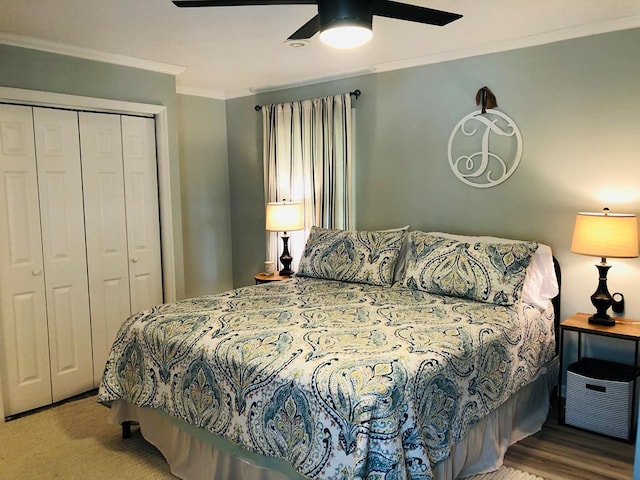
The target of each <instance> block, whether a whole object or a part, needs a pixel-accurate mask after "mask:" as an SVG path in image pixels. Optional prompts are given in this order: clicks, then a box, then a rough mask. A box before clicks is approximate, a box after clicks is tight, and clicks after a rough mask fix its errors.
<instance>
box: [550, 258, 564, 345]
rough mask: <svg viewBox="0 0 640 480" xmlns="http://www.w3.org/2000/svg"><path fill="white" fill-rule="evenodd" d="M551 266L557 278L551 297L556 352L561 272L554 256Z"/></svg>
mask: <svg viewBox="0 0 640 480" xmlns="http://www.w3.org/2000/svg"><path fill="white" fill-rule="evenodd" d="M553 268H554V270H555V271H556V279H557V280H558V295H556V296H555V297H554V298H552V299H551V303H552V304H553V316H554V317H553V323H554V330H555V332H556V353H558V352H559V351H560V343H559V342H560V295H561V294H562V272H561V271H560V264H559V263H558V260H557V259H556V257H553Z"/></svg>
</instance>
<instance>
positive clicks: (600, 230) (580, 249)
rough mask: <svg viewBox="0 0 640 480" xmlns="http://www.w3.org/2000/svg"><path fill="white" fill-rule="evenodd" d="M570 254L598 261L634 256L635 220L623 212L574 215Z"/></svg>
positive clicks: (636, 222) (636, 249) (636, 251)
mask: <svg viewBox="0 0 640 480" xmlns="http://www.w3.org/2000/svg"><path fill="white" fill-rule="evenodd" d="M571 251H572V252H574V253H580V254H583V255H592V256H594V257H602V258H608V257H609V258H632V257H637V256H638V219H637V218H636V216H635V215H633V214H626V213H608V212H606V211H605V212H603V213H587V212H580V213H578V214H577V215H576V224H575V228H574V230H573V241H572V243H571Z"/></svg>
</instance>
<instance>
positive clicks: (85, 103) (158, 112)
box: [0, 87, 176, 423]
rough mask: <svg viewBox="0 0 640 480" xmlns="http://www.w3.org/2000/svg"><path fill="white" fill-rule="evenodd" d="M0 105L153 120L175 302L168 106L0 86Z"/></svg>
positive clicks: (165, 266) (0, 413)
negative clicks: (139, 117) (139, 116)
mask: <svg viewBox="0 0 640 480" xmlns="http://www.w3.org/2000/svg"><path fill="white" fill-rule="evenodd" d="M0 102H3V103H15V104H22V105H32V106H40V107H55V108H67V109H71V110H91V111H94V112H110V113H120V114H129V115H145V116H149V117H153V118H154V120H155V127H156V143H157V145H156V148H157V155H158V197H159V201H160V224H161V229H160V243H161V245H162V288H163V293H164V301H165V302H174V301H175V300H176V271H175V252H174V242H173V234H174V232H173V209H172V205H171V175H170V170H171V168H170V167H171V165H170V158H169V127H168V121H167V107H165V106H163V105H152V104H146V103H133V102H123V101H119V100H108V99H104V98H94V97H83V96H78V95H67V94H63V93H53V92H40V91H36V90H24V89H20V88H9V87H0ZM3 421H4V403H3V399H2V379H0V423H2V422H3Z"/></svg>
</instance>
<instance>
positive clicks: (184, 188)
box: [178, 95, 233, 297]
mask: <svg viewBox="0 0 640 480" xmlns="http://www.w3.org/2000/svg"><path fill="white" fill-rule="evenodd" d="M225 112H226V110H225V102H224V100H214V99H210V98H203V97H196V96H188V95H178V132H179V137H180V159H181V160H180V164H181V169H180V179H181V192H182V224H183V231H184V238H183V241H184V269H185V296H186V297H196V296H199V295H205V294H211V293H216V292H222V291H226V290H230V289H231V288H232V287H233V282H232V278H233V272H232V269H231V230H230V228H229V226H230V222H231V219H230V216H231V210H230V204H229V170H228V167H227V125H226V113H225Z"/></svg>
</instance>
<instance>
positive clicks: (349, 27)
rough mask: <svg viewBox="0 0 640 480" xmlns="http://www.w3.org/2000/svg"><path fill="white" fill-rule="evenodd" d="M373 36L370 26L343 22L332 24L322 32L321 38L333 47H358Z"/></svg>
mask: <svg viewBox="0 0 640 480" xmlns="http://www.w3.org/2000/svg"><path fill="white" fill-rule="evenodd" d="M372 37H373V32H372V31H371V29H370V28H367V27H362V26H360V25H353V24H343V25H336V26H332V27H331V28H327V29H326V30H323V31H322V32H320V40H322V42H323V43H325V44H327V45H329V46H330V47H333V48H341V49H349V48H356V47H359V46H361V45H364V44H365V43H367V42H368V41H369V40H371V38H372Z"/></svg>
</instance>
